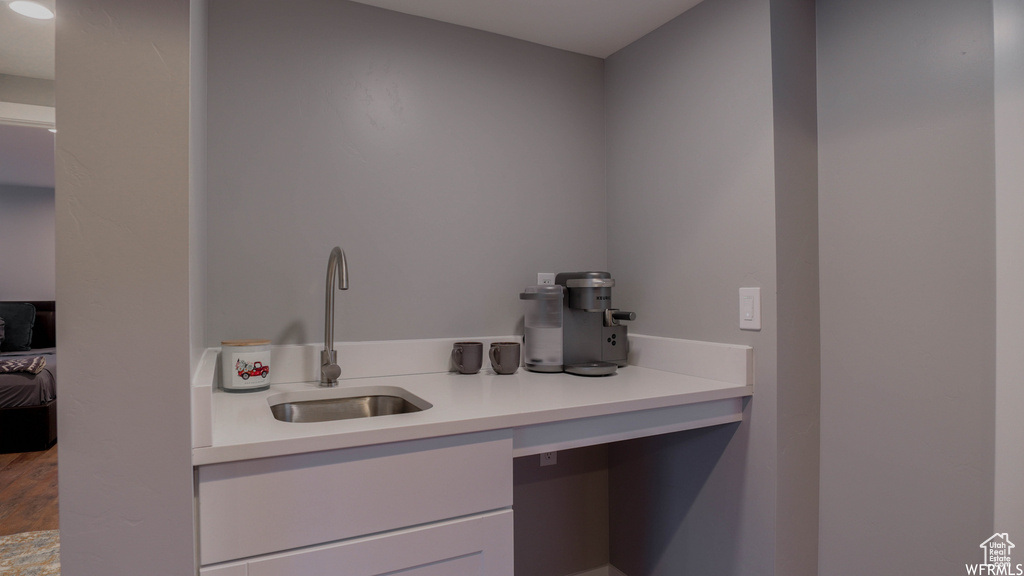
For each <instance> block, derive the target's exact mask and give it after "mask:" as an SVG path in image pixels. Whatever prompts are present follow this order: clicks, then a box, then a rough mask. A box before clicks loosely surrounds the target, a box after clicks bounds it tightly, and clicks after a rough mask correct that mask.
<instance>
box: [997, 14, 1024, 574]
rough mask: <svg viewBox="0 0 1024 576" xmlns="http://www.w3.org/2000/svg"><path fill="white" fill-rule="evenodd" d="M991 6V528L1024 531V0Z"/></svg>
mask: <svg viewBox="0 0 1024 576" xmlns="http://www.w3.org/2000/svg"><path fill="white" fill-rule="evenodd" d="M993 7H994V17H995V48H996V49H995V90H996V94H995V106H996V109H995V117H996V262H997V264H996V266H997V267H998V274H997V276H996V298H997V303H996V318H997V320H996V339H997V348H996V354H997V356H996V484H995V530H996V531H999V532H1008V533H1010V534H1024V483H1022V482H1021V478H1024V450H1021V446H1020V444H1021V438H1024V418H1021V414H1024V378H1022V377H1021V375H1022V374H1024V354H1021V350H1024V322H1022V321H1021V320H1022V319H1024V299H1022V298H1021V294H1024V225H1022V223H1024V194H1021V190H1022V189H1024V162H1021V158H1024V34H1021V30H1024V3H1021V2H1020V1H1019V0H995V2H994V3H993ZM1018 546H1020V543H1019V542H1018ZM1018 554H1019V552H1018Z"/></svg>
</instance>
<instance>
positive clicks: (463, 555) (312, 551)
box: [247, 510, 513, 576]
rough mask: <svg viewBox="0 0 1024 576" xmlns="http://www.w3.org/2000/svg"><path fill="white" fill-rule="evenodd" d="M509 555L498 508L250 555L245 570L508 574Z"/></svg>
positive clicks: (279, 575)
mask: <svg viewBox="0 0 1024 576" xmlns="http://www.w3.org/2000/svg"><path fill="white" fill-rule="evenodd" d="M512 559H513V549H512V511H511V510H503V511H500V512H492V513H488V514H481V515H478V516H473V517H470V518H461V519H458V520H451V521H446V522H439V523H435V524H428V525H426V526H419V527H416V528H410V529H405V530H397V531H393V532H388V533H385V534H380V535H374V536H370V537H366V538H357V539H354V540H349V541H345V542H340V543H338V544H332V545H325V546H318V547H314V548H308V549H302V550H297V551H294V552H286V553H282V554H275V555H271V556H268V557H265V558H258V559H254V560H252V561H250V562H249V563H248V569H249V571H248V575H247V576H299V575H301V576H336V575H338V574H344V575H345V576H377V575H379V574H392V573H395V572H401V574H402V575H403V576H485V575H487V576H512Z"/></svg>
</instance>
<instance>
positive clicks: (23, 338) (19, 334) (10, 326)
mask: <svg viewBox="0 0 1024 576" xmlns="http://www.w3.org/2000/svg"><path fill="white" fill-rule="evenodd" d="M0 318H3V319H4V340H3V342H0V352H13V351H22V350H31V349H32V326H33V325H34V324H35V322H36V307H35V306H33V305H31V304H28V303H26V302H0Z"/></svg>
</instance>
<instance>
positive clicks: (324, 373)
mask: <svg viewBox="0 0 1024 576" xmlns="http://www.w3.org/2000/svg"><path fill="white" fill-rule="evenodd" d="M335 276H337V278H338V286H337V288H338V290H348V260H346V259H345V252H344V251H343V250H342V249H341V248H340V247H338V246H335V247H334V249H333V250H331V256H330V258H329V259H328V260H327V296H326V298H325V301H324V349H323V351H321V352H320V385H321V386H337V385H338V376H340V375H341V368H339V367H338V363H337V352H335V351H334V290H335V285H334V278H335Z"/></svg>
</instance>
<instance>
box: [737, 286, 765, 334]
mask: <svg viewBox="0 0 1024 576" xmlns="http://www.w3.org/2000/svg"><path fill="white" fill-rule="evenodd" d="M760 329H761V289H760V288H740V330H760Z"/></svg>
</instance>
